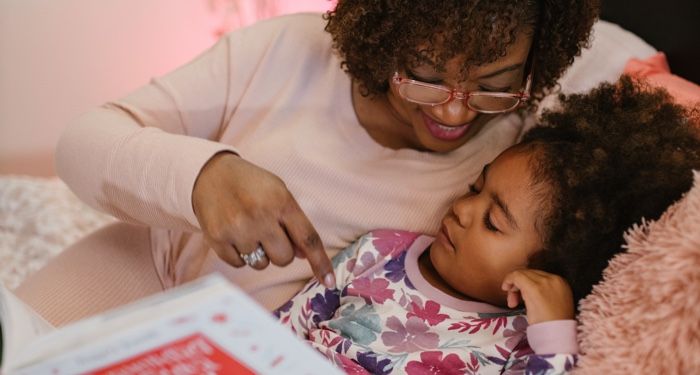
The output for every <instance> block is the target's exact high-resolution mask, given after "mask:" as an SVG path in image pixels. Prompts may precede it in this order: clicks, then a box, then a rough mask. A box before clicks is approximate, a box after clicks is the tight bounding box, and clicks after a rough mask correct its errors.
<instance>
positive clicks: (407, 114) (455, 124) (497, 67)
mask: <svg viewBox="0 0 700 375" xmlns="http://www.w3.org/2000/svg"><path fill="white" fill-rule="evenodd" d="M531 44H532V37H531V36H529V35H528V34H526V33H520V34H519V35H518V37H517V39H516V41H515V43H514V44H513V45H511V46H510V48H509V49H508V50H507V53H506V55H505V56H504V57H503V58H501V59H499V60H497V61H495V62H493V63H489V64H485V65H481V66H478V67H475V68H474V69H472V71H471V72H470V73H469V79H468V80H467V81H458V79H457V77H459V73H460V68H461V64H460V61H461V59H459V58H455V59H452V60H450V61H448V63H447V64H446V67H445V68H446V69H445V70H446V71H445V72H443V73H440V72H438V71H436V70H435V69H434V68H433V67H432V66H430V65H425V66H419V67H416V68H413V69H411V70H409V71H400V72H399V74H400V75H401V76H402V77H405V78H409V79H413V80H416V81H422V82H427V83H433V84H439V85H444V86H446V87H449V88H456V89H458V90H461V91H466V92H469V91H498V92H518V91H519V90H520V89H521V88H522V86H523V81H524V78H525V75H526V74H527V72H525V65H526V61H527V57H528V53H529V51H530V45H531ZM389 86H390V88H389V91H388V93H387V99H388V103H389V105H390V106H391V108H392V110H393V112H394V113H395V114H396V116H397V117H398V118H399V120H400V122H401V124H400V126H402V127H403V129H401V130H400V131H399V132H401V133H403V138H404V139H407V140H409V141H408V142H409V143H410V144H407V145H406V146H407V147H411V148H414V149H422V150H429V151H434V152H449V151H452V150H455V149H457V148H459V147H460V146H462V145H463V144H465V143H466V142H467V141H469V140H470V139H471V138H473V137H474V136H475V135H476V134H477V133H478V132H479V131H480V130H481V129H482V128H483V127H484V126H486V125H487V123H488V122H489V121H490V120H492V119H493V118H494V117H496V116H498V115H497V114H480V113H477V112H475V111H472V110H470V109H469V108H467V106H466V105H465V104H464V102H463V101H462V100H452V101H450V102H447V103H444V104H440V105H435V106H431V105H420V104H416V103H413V102H409V101H407V100H405V99H403V98H402V97H401V95H400V94H399V92H398V87H397V85H395V84H390V85H389Z"/></svg>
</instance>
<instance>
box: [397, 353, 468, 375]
mask: <svg viewBox="0 0 700 375" xmlns="http://www.w3.org/2000/svg"><path fill="white" fill-rule="evenodd" d="M465 367H466V364H465V363H464V362H462V360H461V359H459V357H458V356H457V354H454V353H452V354H448V355H447V356H446V357H445V358H442V352H437V351H435V352H423V353H421V354H420V362H418V361H410V362H408V365H406V373H407V374H409V375H434V374H439V375H443V374H445V375H453V374H454V375H462V374H464V373H466V368H465Z"/></svg>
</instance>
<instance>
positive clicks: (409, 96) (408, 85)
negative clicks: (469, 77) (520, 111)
mask: <svg viewBox="0 0 700 375" xmlns="http://www.w3.org/2000/svg"><path fill="white" fill-rule="evenodd" d="M532 70H533V69H532V68H531V69H530V73H529V74H528V75H527V81H526V82H525V88H524V89H523V90H522V91H520V92H519V93H510V92H492V91H459V90H457V89H451V88H449V87H446V86H443V85H435V84H432V83H427V82H421V81H416V80H413V79H409V78H403V77H401V76H399V72H395V73H394V77H393V78H392V79H391V81H392V82H393V83H394V84H395V85H397V86H398V89H399V95H401V97H402V98H404V99H406V100H408V101H409V102H413V103H416V104H421V105H432V106H435V105H440V104H445V103H447V102H450V101H452V100H455V99H457V100H463V101H464V104H465V105H466V106H467V107H468V108H469V109H471V110H472V111H475V112H480V113H490V114H493V113H503V112H508V111H512V110H514V109H515V108H517V107H518V106H519V105H520V104H521V103H523V102H524V101H525V100H527V99H528V98H529V97H530V86H531V84H532Z"/></svg>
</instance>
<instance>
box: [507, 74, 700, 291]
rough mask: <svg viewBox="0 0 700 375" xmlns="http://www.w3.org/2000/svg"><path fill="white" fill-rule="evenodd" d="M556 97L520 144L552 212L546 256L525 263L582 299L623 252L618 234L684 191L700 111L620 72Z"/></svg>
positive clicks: (543, 225)
mask: <svg viewBox="0 0 700 375" xmlns="http://www.w3.org/2000/svg"><path fill="white" fill-rule="evenodd" d="M561 101H562V107H561V109H560V110H557V111H551V112H545V113H544V114H543V118H542V120H541V125H540V126H538V127H535V128H533V129H532V130H531V131H529V132H528V133H527V134H526V135H525V136H524V139H523V142H522V143H521V144H520V145H518V146H516V147H518V148H519V149H530V150H534V152H533V153H532V154H531V155H532V159H531V165H532V167H533V176H534V181H535V182H534V185H535V186H546V188H544V189H537V190H539V191H540V193H539V194H538V195H539V198H538V199H539V200H540V201H542V202H543V203H544V204H546V205H548V206H549V209H548V210H545V212H548V213H549V214H548V215H544V217H541V218H540V223H539V224H540V225H539V228H540V233H543V234H544V236H543V237H544V250H543V251H541V252H539V253H537V254H536V255H535V256H534V257H533V259H531V264H530V266H531V267H533V268H538V269H542V270H544V271H547V272H551V273H554V274H558V275H560V276H562V277H564V278H565V279H566V280H567V281H568V282H569V284H570V285H571V287H572V290H573V294H574V298H575V300H576V301H578V300H579V299H581V298H583V297H584V296H586V295H587V294H588V293H590V291H591V289H592V287H593V285H594V284H595V283H597V282H598V281H599V280H600V279H601V275H602V272H603V269H604V268H605V267H606V266H607V264H608V261H609V260H610V259H611V258H612V257H613V256H614V255H615V254H617V253H618V252H620V251H621V250H622V245H623V243H624V239H623V234H624V232H625V231H626V230H627V229H629V228H630V227H632V226H633V225H634V224H635V223H639V222H641V220H642V218H645V219H646V220H654V219H657V218H658V217H659V216H660V215H661V214H662V213H663V212H664V211H665V210H666V208H667V207H668V206H669V205H671V204H672V203H673V202H674V201H676V200H678V199H679V198H680V197H681V196H682V194H683V193H685V192H686V191H688V190H689V189H690V187H691V185H692V181H693V176H692V172H691V170H692V169H700V137H699V136H698V130H699V129H700V107H695V108H685V107H682V106H680V105H677V104H674V102H673V101H672V99H671V97H670V96H669V95H668V93H667V92H666V91H665V90H663V89H658V88H651V87H648V86H646V85H644V84H643V83H641V82H638V81H635V80H633V79H632V78H629V77H626V76H623V77H622V78H621V80H620V81H619V82H617V83H616V84H612V83H605V84H602V85H601V86H599V87H598V88H596V89H594V90H593V91H592V92H591V93H589V94H577V95H571V96H568V97H564V96H561ZM540 182H545V184H540ZM545 207H546V206H545Z"/></svg>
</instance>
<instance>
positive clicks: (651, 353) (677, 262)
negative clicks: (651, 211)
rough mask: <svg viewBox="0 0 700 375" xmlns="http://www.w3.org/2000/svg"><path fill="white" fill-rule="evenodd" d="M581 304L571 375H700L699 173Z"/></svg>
mask: <svg viewBox="0 0 700 375" xmlns="http://www.w3.org/2000/svg"><path fill="white" fill-rule="evenodd" d="M694 180H695V181H694V186H693V188H692V189H691V190H690V191H689V192H688V193H687V194H686V195H685V196H684V197H683V198H682V199H681V200H680V201H679V202H677V203H676V204H674V205H673V206H671V207H669V208H668V210H667V211H666V212H665V213H664V214H663V216H662V217H661V218H660V219H659V220H658V221H656V222H645V223H643V224H642V225H638V226H635V227H633V228H631V229H630V231H629V232H628V233H627V234H626V235H625V240H626V242H627V251H626V252H624V253H621V254H618V255H617V256H616V257H615V258H613V260H612V261H611V262H610V264H609V265H608V267H607V268H606V270H605V272H604V280H603V281H602V282H601V283H599V284H598V285H596V286H595V287H594V288H593V292H592V293H591V294H590V295H589V296H587V297H586V298H585V299H583V300H582V301H581V314H580V317H579V319H580V320H579V321H580V326H579V332H580V336H579V338H580V340H581V348H580V349H581V353H582V354H581V357H580V361H579V368H578V369H577V371H576V373H577V374H606V375H612V374H700V172H694Z"/></svg>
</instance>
